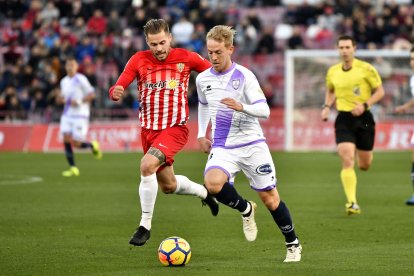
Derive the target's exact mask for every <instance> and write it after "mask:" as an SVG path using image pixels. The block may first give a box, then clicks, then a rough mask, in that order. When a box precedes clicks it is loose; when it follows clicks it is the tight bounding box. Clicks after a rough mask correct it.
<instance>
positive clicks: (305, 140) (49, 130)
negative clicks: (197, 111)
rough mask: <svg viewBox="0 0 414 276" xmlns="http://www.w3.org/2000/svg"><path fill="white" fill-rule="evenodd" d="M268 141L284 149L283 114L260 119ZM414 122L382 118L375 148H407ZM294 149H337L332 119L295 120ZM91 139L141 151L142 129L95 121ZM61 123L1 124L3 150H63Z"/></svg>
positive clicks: (192, 143) (193, 136) (193, 132)
mask: <svg viewBox="0 0 414 276" xmlns="http://www.w3.org/2000/svg"><path fill="white" fill-rule="evenodd" d="M261 124H262V127H263V131H264V133H265V136H266V140H267V143H268V145H269V148H270V149H271V150H283V149H284V145H285V142H284V141H285V140H284V139H285V130H284V125H283V119H282V116H280V114H272V117H271V118H270V119H268V120H263V121H261ZM188 128H189V130H190V135H189V141H188V143H187V145H186V146H185V148H184V149H185V150H196V151H197V150H199V146H198V143H197V122H196V121H190V122H189V124H188ZM413 133H414V124H413V123H411V122H408V121H401V122H400V121H393V122H381V123H378V124H377V128H376V140H375V149H376V150H408V149H410V148H411V147H412V145H411V144H410V139H411V136H412V134H413ZM293 136H294V145H295V146H294V148H295V150H307V151H311V150H335V147H336V146H335V134H334V128H333V123H332V122H327V123H324V122H316V123H315V122H314V123H312V124H310V123H306V122H300V123H295V126H294V133H293ZM88 139H90V140H98V141H99V143H100V144H101V148H102V149H103V150H104V151H113V152H120V151H142V146H141V131H140V127H139V126H138V125H137V123H136V122H135V121H129V122H128V121H126V122H125V121H122V122H116V121H115V122H114V121H111V122H105V123H102V122H99V123H92V124H91V125H90V130H89V133H88ZM62 150H63V143H62V137H61V136H60V134H59V125H58V124H50V125H42V124H37V125H29V124H25V125H13V124H0V151H33V152H50V151H62Z"/></svg>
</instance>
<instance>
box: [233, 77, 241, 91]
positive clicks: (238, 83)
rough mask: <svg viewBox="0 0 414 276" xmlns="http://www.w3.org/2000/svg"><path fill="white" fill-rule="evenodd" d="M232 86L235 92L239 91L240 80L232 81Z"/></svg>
mask: <svg viewBox="0 0 414 276" xmlns="http://www.w3.org/2000/svg"><path fill="white" fill-rule="evenodd" d="M231 84H232V85H233V88H234V89H235V90H237V89H239V87H240V80H239V79H237V80H232V81H231Z"/></svg>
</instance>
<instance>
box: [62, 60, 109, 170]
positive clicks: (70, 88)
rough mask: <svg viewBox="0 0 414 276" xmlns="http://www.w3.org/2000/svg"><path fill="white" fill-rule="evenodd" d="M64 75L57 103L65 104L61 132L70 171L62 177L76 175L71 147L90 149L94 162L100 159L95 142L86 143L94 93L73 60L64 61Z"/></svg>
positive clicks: (99, 151)
mask: <svg viewBox="0 0 414 276" xmlns="http://www.w3.org/2000/svg"><path fill="white" fill-rule="evenodd" d="M65 69H66V72H67V75H66V76H65V77H64V78H63V79H62V80H61V81H60V90H61V93H60V96H59V97H58V103H60V104H64V108H63V113H62V116H61V117H60V133H61V135H62V136H63V143H64V146H65V155H66V159H67V161H68V163H69V166H70V168H69V169H68V170H65V171H63V172H62V175H63V176H65V177H70V176H79V174H80V172H79V169H78V168H77V167H76V165H75V159H74V154H73V149H72V144H73V145H74V146H75V147H77V148H90V149H91V151H92V153H93V155H94V156H95V158H97V159H101V158H102V152H101V150H100V149H99V143H98V142H97V141H92V142H88V141H87V140H86V134H87V133H88V128H89V115H90V104H91V102H92V101H93V99H95V90H94V88H93V87H92V85H91V84H90V83H89V81H88V79H87V78H86V76H85V75H83V74H81V73H78V63H77V61H76V59H74V58H68V59H67V60H66V64H65Z"/></svg>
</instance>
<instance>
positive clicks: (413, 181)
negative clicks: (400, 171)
mask: <svg viewBox="0 0 414 276" xmlns="http://www.w3.org/2000/svg"><path fill="white" fill-rule="evenodd" d="M411 180H412V183H413V189H414V162H412V163H411Z"/></svg>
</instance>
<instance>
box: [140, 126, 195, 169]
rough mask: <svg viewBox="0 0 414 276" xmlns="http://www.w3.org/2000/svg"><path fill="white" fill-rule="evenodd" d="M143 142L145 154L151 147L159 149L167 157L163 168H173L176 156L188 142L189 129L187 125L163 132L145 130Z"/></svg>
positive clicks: (142, 136) (142, 133) (142, 131)
mask: <svg viewBox="0 0 414 276" xmlns="http://www.w3.org/2000/svg"><path fill="white" fill-rule="evenodd" d="M141 140H142V148H143V150H144V153H147V151H148V150H149V148H150V147H154V148H157V149H159V150H160V151H162V153H164V155H165V164H164V165H163V166H171V165H172V164H173V163H174V156H175V155H176V154H177V153H178V152H179V151H180V150H182V149H183V147H184V146H185V144H186V143H187V141H188V128H187V126H185V125H182V126H178V125H175V126H173V127H169V128H166V129H162V130H152V129H146V128H143V129H142V130H141ZM163 166H162V167H163Z"/></svg>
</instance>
